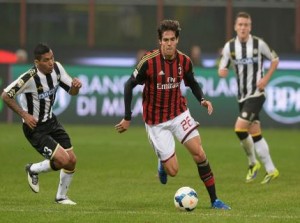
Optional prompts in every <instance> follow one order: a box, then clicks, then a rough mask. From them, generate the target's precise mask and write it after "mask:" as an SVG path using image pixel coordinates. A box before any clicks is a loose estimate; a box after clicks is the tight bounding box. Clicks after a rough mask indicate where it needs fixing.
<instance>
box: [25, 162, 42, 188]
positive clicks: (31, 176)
mask: <svg viewBox="0 0 300 223" xmlns="http://www.w3.org/2000/svg"><path fill="white" fill-rule="evenodd" d="M31 166H32V163H28V164H27V165H26V166H25V171H26V173H27V180H28V184H29V186H30V188H31V190H32V191H33V192H34V193H38V192H39V190H40V187H39V177H38V174H37V173H33V172H32V171H31V170H30V167H31Z"/></svg>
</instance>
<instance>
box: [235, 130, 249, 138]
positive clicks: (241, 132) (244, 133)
mask: <svg viewBox="0 0 300 223" xmlns="http://www.w3.org/2000/svg"><path fill="white" fill-rule="evenodd" d="M234 131H235V133H236V135H237V137H238V138H239V139H240V140H244V139H246V138H247V137H248V135H249V133H248V131H245V130H239V129H235V130H234Z"/></svg>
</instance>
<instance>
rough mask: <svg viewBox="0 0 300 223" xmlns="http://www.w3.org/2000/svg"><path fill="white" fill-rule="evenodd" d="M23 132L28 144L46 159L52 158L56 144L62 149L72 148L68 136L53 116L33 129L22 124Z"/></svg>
mask: <svg viewBox="0 0 300 223" xmlns="http://www.w3.org/2000/svg"><path fill="white" fill-rule="evenodd" d="M23 132H24V135H25V136H26V138H27V140H28V141H29V142H30V144H31V145H32V146H33V147H34V148H35V149H36V151H38V152H39V153H40V154H41V155H42V156H43V157H45V158H46V159H51V158H52V155H53V154H54V151H55V149H56V148H57V146H58V144H59V145H61V146H62V147H63V148H64V149H69V148H71V147H72V144H71V140H70V137H69V135H68V134H67V132H66V131H65V129H64V128H63V126H62V125H61V124H60V123H59V122H58V121H57V119H56V117H55V116H54V117H53V118H52V119H50V120H48V121H46V122H45V123H41V124H38V125H37V127H36V128H34V129H31V128H29V126H28V125H26V124H25V123H23Z"/></svg>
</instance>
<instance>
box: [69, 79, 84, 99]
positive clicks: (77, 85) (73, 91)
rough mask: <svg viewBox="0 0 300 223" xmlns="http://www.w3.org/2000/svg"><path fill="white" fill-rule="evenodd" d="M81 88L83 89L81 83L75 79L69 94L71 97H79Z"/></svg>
mask: <svg viewBox="0 0 300 223" xmlns="http://www.w3.org/2000/svg"><path fill="white" fill-rule="evenodd" d="M81 87H82V84H81V81H80V80H79V79H78V78H73V79H72V83H71V88H70V91H69V94H70V95H77V94H78V93H79V89H80V88H81Z"/></svg>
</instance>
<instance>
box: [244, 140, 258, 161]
mask: <svg viewBox="0 0 300 223" xmlns="http://www.w3.org/2000/svg"><path fill="white" fill-rule="evenodd" d="M241 145H242V147H243V148H244V150H245V152H246V155H247V157H248V162H249V165H254V164H255V163H256V162H257V161H256V156H255V151H254V142H253V139H252V137H251V136H250V135H248V137H247V138H246V139H243V140H241Z"/></svg>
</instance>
